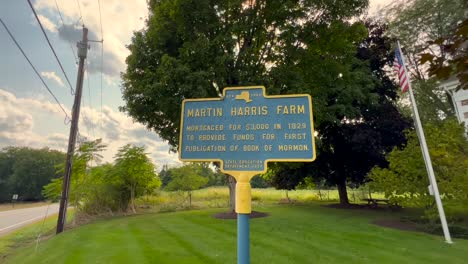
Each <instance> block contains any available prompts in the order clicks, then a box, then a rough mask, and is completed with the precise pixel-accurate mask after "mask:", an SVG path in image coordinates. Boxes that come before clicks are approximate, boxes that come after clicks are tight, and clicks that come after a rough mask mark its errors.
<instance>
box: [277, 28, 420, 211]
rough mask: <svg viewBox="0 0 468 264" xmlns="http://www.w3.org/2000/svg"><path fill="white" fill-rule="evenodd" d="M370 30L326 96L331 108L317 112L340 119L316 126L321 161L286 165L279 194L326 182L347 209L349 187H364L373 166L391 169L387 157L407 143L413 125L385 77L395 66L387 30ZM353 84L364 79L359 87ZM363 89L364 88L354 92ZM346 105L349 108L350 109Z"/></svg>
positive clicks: (280, 171) (280, 176) (323, 120)
mask: <svg viewBox="0 0 468 264" xmlns="http://www.w3.org/2000/svg"><path fill="white" fill-rule="evenodd" d="M365 24H366V26H367V28H368V30H369V31H368V37H367V38H366V39H364V40H363V41H361V43H360V44H359V46H358V48H357V49H355V50H354V51H353V52H350V51H349V55H348V57H346V59H348V60H349V61H351V62H352V64H351V69H352V70H351V69H346V68H345V69H342V70H343V71H342V77H341V78H340V79H339V80H337V81H335V84H334V85H333V86H332V87H331V89H328V90H327V92H328V93H329V95H328V96H327V98H328V99H329V101H328V105H327V107H324V108H323V109H322V110H321V111H320V110H316V112H319V113H320V112H321V113H324V114H329V113H333V111H335V112H337V113H335V114H334V116H338V117H341V119H338V120H337V119H336V117H335V118H330V117H329V118H321V122H318V121H319V120H317V121H316V122H315V127H316V130H317V131H318V137H317V159H316V161H315V162H313V163H305V164H303V165H302V166H299V167H297V166H294V167H291V166H290V165H288V166H285V165H282V166H281V167H282V168H279V169H277V171H278V175H277V176H276V178H273V179H274V180H275V181H276V187H277V188H282V189H290V188H292V186H295V185H297V184H299V183H301V182H302V181H303V179H304V178H306V177H307V176H308V175H311V176H312V177H314V178H315V179H316V181H319V180H320V179H325V180H326V184H327V185H336V186H337V188H338V192H339V196H340V203H341V204H348V203H349V200H348V196H347V190H346V184H347V183H348V182H353V183H355V184H357V185H359V184H361V183H363V182H364V181H365V176H366V175H367V173H368V172H369V170H370V169H371V168H372V167H373V166H375V165H377V164H379V165H380V166H383V167H385V166H386V160H385V153H388V152H390V151H391V150H392V149H393V147H394V146H398V145H401V144H403V143H404V142H405V135H404V133H403V130H404V129H406V128H408V127H409V126H410V124H411V122H410V121H409V120H408V119H407V118H405V117H404V116H402V115H401V114H400V112H399V111H398V108H397V106H396V101H397V93H396V91H397V89H398V88H397V87H396V86H395V84H394V83H393V82H392V81H391V80H390V79H389V77H388V76H387V74H386V72H385V66H386V65H389V64H390V63H391V62H392V61H393V52H392V48H391V44H392V41H391V39H390V38H388V37H385V36H384V32H385V29H386V26H385V25H382V24H379V23H376V22H373V21H367V22H366V23H365ZM325 41H326V40H325ZM320 66H321V67H324V64H323V63H322V64H320ZM305 67H306V66H305V65H304V68H305ZM304 70H305V69H304ZM312 70H315V69H312ZM311 74H312V73H311ZM337 75H338V74H337ZM350 79H351V80H350ZM352 79H359V80H360V83H355V82H353V81H352ZM359 84H360V85H364V87H361V88H356V87H353V86H354V85H359ZM320 92H322V91H321V90H320V91H317V93H320ZM317 93H312V94H317ZM322 93H323V92H322ZM335 100H337V101H341V103H336V102H335ZM346 100H349V101H350V103H349V104H347V103H345V102H346ZM314 102H315V103H316V101H314ZM316 119H319V118H318V117H316ZM286 175H287V177H286ZM291 175H293V176H294V177H289V176H291Z"/></svg>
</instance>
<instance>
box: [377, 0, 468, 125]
mask: <svg viewBox="0 0 468 264" xmlns="http://www.w3.org/2000/svg"><path fill="white" fill-rule="evenodd" d="M466 7H467V6H466V1H464V0H411V1H399V2H398V1H395V2H393V3H392V4H391V5H389V6H388V7H387V9H386V12H385V19H386V21H387V22H388V23H389V35H390V36H392V37H394V38H395V39H398V40H400V43H401V45H402V49H403V53H404V54H405V57H406V59H407V61H406V62H407V65H406V66H407V68H408V69H409V71H410V72H411V79H412V84H413V89H414V92H415V98H416V101H417V103H418V107H419V108H420V112H421V114H422V115H421V119H422V121H423V124H424V123H425V122H434V121H441V120H443V119H444V118H446V117H450V116H453V115H454V111H453V106H452V104H451V103H450V98H449V97H450V95H448V94H447V93H446V91H444V90H442V89H441V88H440V87H439V86H438V85H437V82H436V80H434V79H433V78H431V77H430V73H431V72H433V71H434V70H435V69H436V68H440V67H442V66H448V65H447V62H449V61H451V60H452V59H453V56H454V54H451V53H450V50H449V49H448V47H447V45H448V44H450V43H449V42H450V41H444V40H449V39H451V36H452V35H453V33H454V32H455V31H456V27H457V25H459V23H460V22H462V21H463V20H464V19H465V18H466V12H465V10H466ZM428 61H431V62H432V63H431V64H430V63H428ZM461 66H463V64H462V65H461ZM441 69H442V70H441V71H440V72H439V73H440V74H439V75H444V73H447V70H448V69H449V68H447V67H442V68H441Z"/></svg>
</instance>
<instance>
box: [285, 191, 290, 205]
mask: <svg viewBox="0 0 468 264" xmlns="http://www.w3.org/2000/svg"><path fill="white" fill-rule="evenodd" d="M286 199H288V203H291V199H289V194H288V190H286Z"/></svg>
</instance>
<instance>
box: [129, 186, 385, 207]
mask: <svg viewBox="0 0 468 264" xmlns="http://www.w3.org/2000/svg"><path fill="white" fill-rule="evenodd" d="M288 196H289V198H290V199H291V200H292V201H293V202H301V203H307V202H312V201H322V202H333V201H338V200H339V197H338V191H337V190H321V191H319V190H293V191H289V192H288ZM348 197H349V199H350V202H352V203H360V202H362V201H361V199H362V198H368V193H367V190H366V189H359V190H356V189H348ZM372 197H373V198H384V196H383V194H381V193H372ZM281 200H283V201H284V200H286V192H285V191H284V190H275V189H273V188H265V189H252V203H253V204H254V205H260V206H261V205H268V204H276V203H278V202H279V201H281ZM137 204H138V205H140V206H150V207H152V208H153V209H154V211H162V212H173V211H177V210H180V209H187V207H188V199H187V196H186V195H185V196H184V194H183V193H180V192H165V191H162V192H159V193H158V194H157V195H151V196H144V197H141V198H139V199H138V200H137ZM228 206H229V189H228V187H226V186H220V187H209V188H205V189H201V190H197V191H194V192H193V198H192V207H194V208H199V209H201V208H222V207H228Z"/></svg>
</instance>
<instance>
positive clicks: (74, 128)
mask: <svg viewBox="0 0 468 264" xmlns="http://www.w3.org/2000/svg"><path fill="white" fill-rule="evenodd" d="M77 47H78V57H79V58H80V62H79V66H78V77H77V79H76V89H75V101H74V103H73V113H72V120H71V127H70V136H69V137H68V150H67V161H66V163H65V175H64V177H63V185H62V197H61V199H60V209H59V215H58V220H57V231H56V234H59V233H62V232H63V229H64V226H65V221H66V218H67V207H68V193H69V190H70V176H71V171H72V165H73V154H74V150H75V143H76V135H77V132H78V120H79V119H80V106H81V94H82V91H83V76H84V61H85V59H86V55H87V53H88V29H87V28H85V27H83V39H82V40H81V41H80V42H78V44H77Z"/></svg>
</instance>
